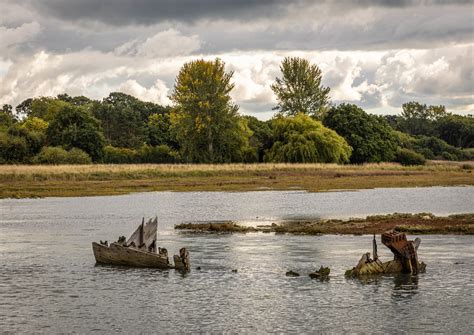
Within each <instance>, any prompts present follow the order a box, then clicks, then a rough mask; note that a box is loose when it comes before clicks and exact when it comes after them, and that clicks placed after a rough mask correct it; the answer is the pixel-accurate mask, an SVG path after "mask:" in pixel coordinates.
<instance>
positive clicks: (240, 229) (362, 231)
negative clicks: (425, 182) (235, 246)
mask: <svg viewBox="0 0 474 335" xmlns="http://www.w3.org/2000/svg"><path fill="white" fill-rule="evenodd" d="M174 229H176V230H179V231H181V232H183V233H209V234H219V233H243V234H245V233H257V232H261V233H275V234H293V235H371V234H382V233H384V232H386V231H390V230H394V231H397V232H404V233H406V234H411V235H423V234H433V235H434V234H443V235H474V213H466V214H453V215H449V216H435V215H433V214H431V213H418V214H408V213H394V214H388V215H372V216H367V217H366V218H351V219H348V220H335V219H327V220H286V221H280V222H272V223H271V224H264V225H258V226H256V227H254V226H245V225H241V224H239V223H237V222H233V221H224V222H206V223H182V224H178V225H176V226H175V227H174Z"/></svg>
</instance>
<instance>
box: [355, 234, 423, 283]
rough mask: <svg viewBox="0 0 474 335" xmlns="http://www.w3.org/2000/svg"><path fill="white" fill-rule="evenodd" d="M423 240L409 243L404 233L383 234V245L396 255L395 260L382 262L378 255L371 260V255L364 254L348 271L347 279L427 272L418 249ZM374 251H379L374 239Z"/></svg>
mask: <svg viewBox="0 0 474 335" xmlns="http://www.w3.org/2000/svg"><path fill="white" fill-rule="evenodd" d="M420 242H421V240H420V239H419V238H417V239H415V241H408V240H407V239H406V235H405V234H404V233H396V232H389V233H384V234H382V243H383V244H384V245H385V246H387V247H388V248H389V249H390V250H391V251H392V252H393V254H394V259H393V260H391V261H388V262H382V261H381V260H380V259H379V258H378V257H377V256H376V255H375V257H374V259H372V258H370V253H366V254H363V255H362V257H361V259H360V260H359V263H357V265H356V266H355V267H353V268H352V269H350V270H347V271H346V276H347V277H363V276H370V275H379V274H395V273H409V274H415V275H416V274H418V273H421V272H425V270H426V264H425V263H423V262H419V261H418V253H417V251H418V247H419V245H420ZM373 250H374V251H375V250H377V246H376V242H375V239H374V249H373Z"/></svg>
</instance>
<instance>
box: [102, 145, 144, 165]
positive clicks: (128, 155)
mask: <svg viewBox="0 0 474 335" xmlns="http://www.w3.org/2000/svg"><path fill="white" fill-rule="evenodd" d="M103 161H104V163H108V164H132V163H136V162H137V161H138V153H137V151H136V150H134V149H129V148H116V147H113V146H111V145H108V146H106V147H105V148H104V158H103Z"/></svg>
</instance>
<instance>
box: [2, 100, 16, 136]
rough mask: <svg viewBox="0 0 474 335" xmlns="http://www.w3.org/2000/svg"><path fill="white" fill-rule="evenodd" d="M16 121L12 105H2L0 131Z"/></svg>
mask: <svg viewBox="0 0 474 335" xmlns="http://www.w3.org/2000/svg"><path fill="white" fill-rule="evenodd" d="M17 121H18V119H17V117H16V115H15V114H13V107H12V106H11V105H7V104H5V105H3V106H2V109H0V131H1V130H6V129H8V127H10V126H11V125H13V124H14V123H16V122H17Z"/></svg>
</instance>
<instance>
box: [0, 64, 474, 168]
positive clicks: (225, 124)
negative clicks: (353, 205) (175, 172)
mask: <svg viewBox="0 0 474 335" xmlns="http://www.w3.org/2000/svg"><path fill="white" fill-rule="evenodd" d="M281 72H282V76H281V78H276V80H275V82H274V84H273V85H272V86H271V88H272V90H273V91H274V92H275V94H276V96H277V101H278V104H277V106H275V108H274V109H275V110H276V114H275V116H274V117H273V118H272V119H270V120H267V121H262V120H259V119H257V118H256V117H254V116H243V115H240V114H239V113H238V109H239V107H238V106H237V105H236V104H235V103H234V102H233V101H232V99H231V97H230V92H231V91H232V89H233V88H234V84H233V83H232V75H233V73H232V72H226V71H225V64H224V63H223V62H222V61H221V60H220V59H215V60H213V61H206V60H196V61H192V62H189V63H186V64H185V65H183V67H182V68H181V70H180V72H179V74H178V76H177V78H176V82H175V86H174V88H173V91H172V94H171V95H170V99H171V101H172V106H162V105H159V104H156V103H153V102H145V101H141V100H139V99H137V98H135V97H133V96H131V95H128V94H125V93H119V92H113V93H110V94H109V95H108V96H107V97H105V98H103V99H102V100H93V99H89V98H88V97H85V96H69V95H68V94H60V95H58V96H57V97H33V98H29V99H26V100H24V101H23V102H21V103H20V104H19V105H17V106H16V107H15V108H13V107H12V106H11V105H3V107H2V109H1V110H0V163H1V164H89V163H113V164H122V163H235V162H243V163H258V162H289V163H311V162H320V163H339V164H345V163H353V164H361V163H365V162H399V163H402V164H405V165H414V164H423V163H424V162H425V160H426V159H444V160H472V159H474V149H473V147H474V118H473V116H472V115H467V116H462V115H458V114H452V113H449V112H447V111H446V108H445V107H444V106H427V105H425V104H422V103H419V102H416V101H411V102H407V103H405V104H403V105H402V106H401V107H402V112H401V114H400V115H385V116H381V115H373V114H368V113H366V112H365V111H364V110H363V109H362V108H360V107H358V106H357V105H354V104H345V103H343V104H339V105H335V104H332V103H331V101H330V98H329V92H330V88H329V87H323V86H322V85H321V79H322V75H321V71H320V69H319V68H318V66H317V65H313V64H310V63H309V62H308V61H307V60H306V59H302V58H298V57H289V58H285V59H284V60H283V62H282V65H281Z"/></svg>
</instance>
